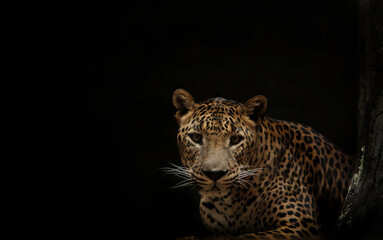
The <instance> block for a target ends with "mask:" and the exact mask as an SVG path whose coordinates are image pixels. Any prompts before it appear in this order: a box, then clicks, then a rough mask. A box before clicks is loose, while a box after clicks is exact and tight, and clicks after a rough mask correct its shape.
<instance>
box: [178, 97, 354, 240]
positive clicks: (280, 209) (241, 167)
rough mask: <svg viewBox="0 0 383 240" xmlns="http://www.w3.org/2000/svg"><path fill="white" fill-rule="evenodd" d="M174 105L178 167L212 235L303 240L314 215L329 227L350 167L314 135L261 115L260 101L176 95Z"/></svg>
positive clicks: (312, 233) (311, 231)
mask: <svg viewBox="0 0 383 240" xmlns="http://www.w3.org/2000/svg"><path fill="white" fill-rule="evenodd" d="M173 102H174V105H175V106H176V108H177V110H178V111H177V114H176V118H177V120H178V123H179V125H180V129H179V132H178V137H177V140H178V145H179V149H180V154H181V160H182V164H183V166H184V167H185V169H186V170H185V171H186V173H187V174H189V175H190V179H191V180H192V181H193V182H195V183H196V184H197V185H198V186H199V187H200V189H201V190H200V194H201V201H200V215H201V218H202V221H203V223H204V225H205V226H206V227H207V228H208V229H210V230H211V231H212V232H214V233H220V234H228V235H230V236H232V237H233V236H236V237H238V238H243V239H247V238H249V239H278V238H281V239H297V238H302V239H305V238H310V237H316V236H320V235H321V232H322V226H323V221H321V218H320V217H322V216H332V217H333V219H330V220H326V222H325V223H329V221H330V222H331V221H333V222H335V220H336V219H335V218H334V216H335V217H336V214H337V213H339V211H340V208H341V206H342V204H343V202H344V198H345V196H346V194H347V189H348V185H349V182H350V179H351V175H352V170H353V161H352V160H351V159H350V158H349V157H347V156H345V155H344V154H343V153H342V152H341V151H340V150H339V149H338V148H337V147H336V146H335V145H334V144H332V143H331V142H329V141H328V140H327V139H326V138H325V137H323V136H322V135H321V134H319V133H317V132H316V131H314V130H313V129H312V128H310V127H307V126H304V125H302V124H298V123H292V122H287V121H282V120H275V119H272V118H269V117H265V116H264V115H263V114H264V112H265V111H266V107H267V100H266V98H265V97H263V96H257V97H254V98H252V99H250V100H249V101H247V102H246V103H245V104H240V103H237V102H234V101H230V100H226V99H223V98H214V99H210V100H207V101H205V102H202V103H200V104H197V103H195V102H194V100H193V98H192V96H191V95H190V94H189V93H187V92H186V91H185V90H176V92H175V93H174V95H173ZM322 203H325V204H324V205H323V204H322ZM322 205H323V206H326V208H324V209H323V208H321V207H322ZM329 213H331V214H329ZM333 213H335V214H333ZM330 225H331V224H330Z"/></svg>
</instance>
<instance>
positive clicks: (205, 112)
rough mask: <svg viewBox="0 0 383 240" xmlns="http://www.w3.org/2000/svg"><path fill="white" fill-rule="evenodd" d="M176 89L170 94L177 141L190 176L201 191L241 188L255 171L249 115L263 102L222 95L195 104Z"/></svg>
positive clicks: (254, 125) (253, 131) (252, 122)
mask: <svg viewBox="0 0 383 240" xmlns="http://www.w3.org/2000/svg"><path fill="white" fill-rule="evenodd" d="M177 91H178V92H177ZM177 91H176V92H175V94H174V96H173V102H174V105H175V106H176V108H177V110H178V112H177V114H176V118H177V120H178V123H179V125H180V128H179V131H178V136H177V141H178V146H179V150H180V155H181V160H182V164H183V165H184V167H186V168H187V169H188V171H189V173H190V176H191V178H192V179H193V180H194V181H195V182H196V183H197V184H198V185H199V186H200V187H201V189H202V191H226V190H229V189H230V188H232V187H237V188H238V187H242V186H243V185H244V181H245V180H244V178H245V177H248V176H249V175H251V174H254V173H256V169H254V168H253V166H250V163H252V162H253V160H254V157H255V155H254V153H255V151H254V148H255V146H256V144H257V143H256V137H255V134H256V131H255V128H256V124H257V123H256V121H253V120H251V119H250V115H251V114H254V111H255V107H257V106H264V105H265V103H264V102H262V101H261V100H263V98H262V97H258V98H257V99H256V101H254V100H253V101H252V104H250V103H248V102H247V103H245V104H244V105H243V104H240V103H237V102H234V101H229V100H226V99H222V98H215V99H210V100H208V101H205V102H202V103H200V104H196V103H194V100H193V99H192V97H191V95H190V94H188V93H187V92H186V91H184V90H177ZM250 108H252V109H250ZM257 113H258V112H257Z"/></svg>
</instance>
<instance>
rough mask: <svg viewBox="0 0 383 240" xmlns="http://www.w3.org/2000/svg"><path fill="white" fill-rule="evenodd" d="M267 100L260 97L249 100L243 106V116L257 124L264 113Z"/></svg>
mask: <svg viewBox="0 0 383 240" xmlns="http://www.w3.org/2000/svg"><path fill="white" fill-rule="evenodd" d="M266 109H267V98H266V97H265V96H262V95H258V96H255V97H252V98H250V99H249V100H247V101H246V102H245V104H244V108H243V110H244V114H246V115H247V116H249V117H250V119H251V120H253V121H255V122H256V123H258V121H259V119H260V117H261V116H262V115H263V114H264V113H265V112H266Z"/></svg>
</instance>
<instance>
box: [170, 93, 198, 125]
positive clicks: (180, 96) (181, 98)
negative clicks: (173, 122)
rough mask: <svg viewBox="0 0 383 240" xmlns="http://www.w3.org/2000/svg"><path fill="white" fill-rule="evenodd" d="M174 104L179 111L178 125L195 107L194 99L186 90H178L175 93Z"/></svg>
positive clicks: (177, 114) (177, 116) (177, 115)
mask: <svg viewBox="0 0 383 240" xmlns="http://www.w3.org/2000/svg"><path fill="white" fill-rule="evenodd" d="M173 104H174V106H175V107H176V109H177V113H176V115H175V117H176V119H177V122H178V124H179V123H180V119H181V117H182V116H184V115H185V114H187V113H188V112H189V111H191V110H192V109H193V107H194V105H195V103H194V98H193V97H192V95H190V93H188V92H187V91H186V90H184V89H177V90H175V91H174V93H173Z"/></svg>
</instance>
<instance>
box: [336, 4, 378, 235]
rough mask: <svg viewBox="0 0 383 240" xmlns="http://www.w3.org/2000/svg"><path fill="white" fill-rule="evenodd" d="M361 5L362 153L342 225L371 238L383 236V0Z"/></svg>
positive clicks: (344, 231)
mask: <svg viewBox="0 0 383 240" xmlns="http://www.w3.org/2000/svg"><path fill="white" fill-rule="evenodd" d="M358 7H359V28H360V39H359V40H360V51H359V53H360V64H359V66H360V96H359V148H360V153H359V157H358V163H357V168H356V172H355V175H354V177H353V180H352V183H351V185H350V189H349V192H348V195H347V198H346V202H345V205H344V207H343V211H342V214H341V216H340V218H339V221H338V227H339V229H340V232H341V233H342V234H344V235H347V236H353V237H355V238H358V239H360V238H362V239H363V238H366V237H368V239H370V238H378V237H379V236H380V237H381V236H383V1H382V0H359V6H358ZM380 239H382V238H380Z"/></svg>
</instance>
